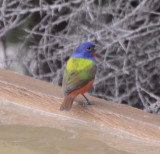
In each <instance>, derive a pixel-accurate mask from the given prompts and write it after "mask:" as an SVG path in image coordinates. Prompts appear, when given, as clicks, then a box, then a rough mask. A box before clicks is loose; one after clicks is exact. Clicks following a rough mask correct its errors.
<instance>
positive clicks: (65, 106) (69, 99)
mask: <svg viewBox="0 0 160 154" xmlns="http://www.w3.org/2000/svg"><path fill="white" fill-rule="evenodd" d="M76 96H77V94H76V93H71V94H69V95H67V96H65V98H64V100H63V102H62V104H61V106H60V110H62V111H63V110H66V111H69V110H70V109H71V107H72V104H73V101H74V99H75V97H76Z"/></svg>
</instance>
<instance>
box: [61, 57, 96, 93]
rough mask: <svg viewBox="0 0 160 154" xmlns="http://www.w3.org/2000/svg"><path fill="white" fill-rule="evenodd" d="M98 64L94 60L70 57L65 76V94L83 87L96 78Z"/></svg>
mask: <svg viewBox="0 0 160 154" xmlns="http://www.w3.org/2000/svg"><path fill="white" fill-rule="evenodd" d="M95 74H96V65H95V63H94V62H93V61H92V60H89V59H84V58H70V59H69V61H68V63H67V67H66V71H65V73H64V77H63V90H64V94H65V95H66V94H69V93H70V92H72V91H74V90H76V89H79V88H81V87H82V86H84V85H86V84H87V83H88V82H90V81H91V80H93V79H94V78H95Z"/></svg>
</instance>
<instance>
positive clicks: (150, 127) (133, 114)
mask: <svg viewBox="0 0 160 154" xmlns="http://www.w3.org/2000/svg"><path fill="white" fill-rule="evenodd" d="M88 97H89V99H90V100H91V101H92V102H94V103H95V105H92V106H90V105H89V106H83V105H82V104H81V103H80V102H82V101H84V99H83V97H78V98H77V99H76V102H75V103H74V104H73V107H72V109H71V111H70V112H66V111H60V110H59V107H60V104H61V102H62V100H63V94H62V89H61V88H60V87H58V86H55V85H52V84H49V83H46V82H43V81H40V80H37V79H33V78H31V77H28V76H24V75H21V74H18V73H15V72H11V71H6V70H3V69H0V101H1V102H3V104H5V102H6V105H9V104H10V106H12V108H11V110H12V109H13V108H14V106H15V105H20V106H21V108H19V113H20V112H23V111H22V107H27V108H29V109H34V110H35V111H38V112H39V111H43V112H44V113H48V114H50V115H53V116H54V118H55V123H56V127H61V126H62V125H63V126H66V127H68V126H69V125H72V126H73V125H74V124H75V123H76V127H78V124H79V123H84V125H85V127H84V129H92V130H93V129H95V130H98V131H99V135H98V136H95V137H98V138H99V139H100V140H103V141H106V142H108V143H109V144H110V145H111V146H113V147H116V148H118V149H120V150H125V151H128V152H131V153H151V152H152V154H154V153H155V154H158V153H160V116H158V115H153V114H150V113H147V112H144V111H141V110H139V109H136V108H133V107H129V106H126V105H123V104H117V103H113V102H107V101H104V100H101V99H98V98H95V97H91V96H88ZM77 102H79V103H77ZM7 103H8V104H7ZM28 112H29V111H28ZM38 112H37V114H38ZM34 113H36V112H34ZM15 114H16V113H15ZM22 114H27V112H25V113H22ZM32 117H33V118H30V119H27V118H26V120H25V121H24V120H21V119H20V117H19V118H15V119H11V120H10V121H8V122H7V124H23V125H24V124H26V125H28V124H29V125H36V126H37V125H40V126H47V127H52V123H49V121H50V118H49V117H48V122H47V118H46V119H45V121H44V120H43V123H42V122H41V123H40V121H41V120H42V119H43V116H42V115H41V118H39V120H37V119H36V120H35V119H34V117H35V115H33V116H32ZM86 125H87V127H86ZM108 132H109V134H112V137H111V138H112V139H111V138H110V140H109V139H107V137H105V135H104V134H105V133H108ZM113 136H119V138H118V139H117V137H116V141H114V139H113Z"/></svg>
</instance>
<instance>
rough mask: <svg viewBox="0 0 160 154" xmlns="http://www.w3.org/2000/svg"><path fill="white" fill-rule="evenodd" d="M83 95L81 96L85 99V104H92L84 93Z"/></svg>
mask: <svg viewBox="0 0 160 154" xmlns="http://www.w3.org/2000/svg"><path fill="white" fill-rule="evenodd" d="M82 95H83V97H84V98H85V99H86V101H87V102H86V103H85V104H87V105H93V104H94V103H93V102H90V101H89V100H88V98H87V97H86V96H85V95H84V94H82Z"/></svg>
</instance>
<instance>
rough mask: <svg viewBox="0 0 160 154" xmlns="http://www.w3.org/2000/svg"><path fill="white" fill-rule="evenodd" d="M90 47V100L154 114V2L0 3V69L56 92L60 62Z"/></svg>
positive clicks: (157, 14)
mask: <svg viewBox="0 0 160 154" xmlns="http://www.w3.org/2000/svg"><path fill="white" fill-rule="evenodd" d="M85 41H93V42H94V43H95V44H96V48H97V53H96V62H97V66H98V71H97V74H96V79H95V82H94V85H93V88H92V89H91V90H90V92H89V93H90V94H91V95H93V96H96V97H99V98H103V99H105V100H110V101H113V102H117V103H123V104H128V105H130V106H133V107H136V108H139V109H142V110H146V111H148V112H151V113H156V114H160V2H159V0H128V1H126V0H25V1H23V0H12V1H10V0H0V67H1V68H5V69H9V70H14V71H17V72H20V73H23V74H25V75H29V76H32V77H34V78H37V79H41V80H45V81H48V82H51V83H52V84H56V85H59V86H61V84H62V77H63V72H64V69H65V66H66V62H67V60H68V59H69V57H70V56H71V55H72V53H73V52H74V50H75V49H76V48H77V46H78V45H79V44H80V43H82V42H85Z"/></svg>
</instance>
